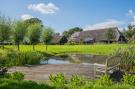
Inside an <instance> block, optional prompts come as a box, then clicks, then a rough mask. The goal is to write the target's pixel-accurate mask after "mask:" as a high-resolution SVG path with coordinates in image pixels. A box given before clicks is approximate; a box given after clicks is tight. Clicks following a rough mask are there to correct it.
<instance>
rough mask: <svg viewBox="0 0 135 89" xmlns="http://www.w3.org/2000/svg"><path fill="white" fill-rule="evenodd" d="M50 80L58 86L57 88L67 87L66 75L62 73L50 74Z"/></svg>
mask: <svg viewBox="0 0 135 89" xmlns="http://www.w3.org/2000/svg"><path fill="white" fill-rule="evenodd" d="M49 79H50V81H51V82H52V84H53V85H54V86H55V87H56V88H58V89H59V88H62V89H63V88H64V87H65V83H66V79H65V76H64V75H63V74H62V73H58V74H56V75H55V74H51V75H50V76H49Z"/></svg>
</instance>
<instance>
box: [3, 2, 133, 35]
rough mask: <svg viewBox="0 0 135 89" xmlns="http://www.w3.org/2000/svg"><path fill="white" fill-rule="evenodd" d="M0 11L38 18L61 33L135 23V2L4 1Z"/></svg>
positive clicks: (13, 15) (5, 13)
mask: <svg viewBox="0 0 135 89" xmlns="http://www.w3.org/2000/svg"><path fill="white" fill-rule="evenodd" d="M0 12H1V13H2V14H4V15H6V16H9V17H11V18H14V19H27V18H31V17H37V18H39V19H41V20H42V21H43V23H44V25H45V26H51V27H52V28H53V29H54V30H55V32H60V33H62V32H63V31H64V30H68V29H69V28H72V27H82V28H84V29H85V30H90V29H97V28H102V27H107V26H118V27H119V28H120V29H122V28H125V27H126V26H127V25H128V24H135V0H1V1H0Z"/></svg>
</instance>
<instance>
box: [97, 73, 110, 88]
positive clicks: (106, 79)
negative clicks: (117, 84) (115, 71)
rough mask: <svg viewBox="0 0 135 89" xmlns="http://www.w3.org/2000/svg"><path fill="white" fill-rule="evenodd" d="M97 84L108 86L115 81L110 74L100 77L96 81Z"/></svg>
mask: <svg viewBox="0 0 135 89" xmlns="http://www.w3.org/2000/svg"><path fill="white" fill-rule="evenodd" d="M96 83H97V84H99V85H106V86H109V85H112V84H113V82H112V80H111V79H110V76H109V75H103V76H101V77H100V79H98V80H97V81H96Z"/></svg>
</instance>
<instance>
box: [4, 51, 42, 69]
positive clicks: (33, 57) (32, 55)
mask: <svg viewBox="0 0 135 89" xmlns="http://www.w3.org/2000/svg"><path fill="white" fill-rule="evenodd" d="M42 57H43V54H42V53H40V52H36V51H30V52H16V51H13V52H8V53H7V54H6V56H4V57H3V58H2V59H3V65H4V66H8V67H10V66H21V65H25V64H38V63H39V61H40V59H41V58H42Z"/></svg>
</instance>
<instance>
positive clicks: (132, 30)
mask: <svg viewBox="0 0 135 89" xmlns="http://www.w3.org/2000/svg"><path fill="white" fill-rule="evenodd" d="M123 33H124V35H125V36H126V37H127V38H128V39H130V38H131V37H132V36H134V35H135V26H134V25H129V26H128V29H127V30H124V32H123Z"/></svg>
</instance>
